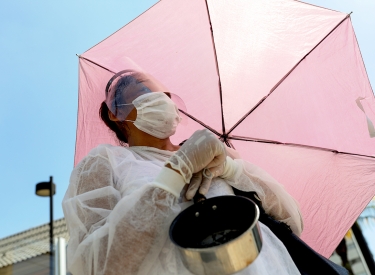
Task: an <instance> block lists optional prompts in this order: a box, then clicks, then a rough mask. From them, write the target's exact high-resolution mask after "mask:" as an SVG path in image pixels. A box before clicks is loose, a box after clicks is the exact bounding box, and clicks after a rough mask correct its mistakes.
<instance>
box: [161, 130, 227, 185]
mask: <svg viewBox="0 0 375 275" xmlns="http://www.w3.org/2000/svg"><path fill="white" fill-rule="evenodd" d="M226 155H227V154H226V150H225V146H224V144H223V143H222V142H221V141H220V140H218V139H217V137H216V136H215V135H214V134H213V133H212V132H210V131H208V130H206V129H204V130H198V131H196V132H195V133H194V134H193V135H192V136H191V137H190V138H189V139H188V140H187V141H186V142H185V143H184V144H183V145H182V146H181V147H180V149H179V150H178V151H176V153H175V154H174V155H173V156H171V157H170V158H169V160H167V162H166V166H167V167H168V166H170V168H172V169H173V170H176V171H177V172H179V173H180V174H181V175H182V177H183V178H184V180H185V182H186V183H189V182H190V179H191V178H192V175H193V174H194V173H197V172H199V171H201V170H202V169H204V168H214V167H219V166H220V165H222V164H223V163H224V161H225V158H226Z"/></svg>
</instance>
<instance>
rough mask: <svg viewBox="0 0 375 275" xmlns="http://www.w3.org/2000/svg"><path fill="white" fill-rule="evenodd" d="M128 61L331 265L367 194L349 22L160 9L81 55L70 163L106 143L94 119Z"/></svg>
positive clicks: (362, 100)
mask: <svg viewBox="0 0 375 275" xmlns="http://www.w3.org/2000/svg"><path fill="white" fill-rule="evenodd" d="M131 60H133V61H135V62H136V63H137V64H138V65H139V66H140V67H142V68H143V69H144V70H145V71H147V72H149V73H150V74H152V75H153V76H155V77H156V78H157V79H159V80H160V81H161V82H162V83H164V84H165V85H166V86H167V87H168V88H169V90H170V91H171V92H173V93H175V94H177V95H179V96H180V97H181V98H182V99H183V100H184V101H185V104H186V106H187V110H188V114H189V116H191V118H192V119H190V121H189V123H188V125H187V126H186V127H181V128H180V129H179V130H178V132H177V133H176V135H175V136H174V137H173V140H174V141H175V142H176V143H178V142H180V141H182V140H184V139H186V138H188V137H189V136H190V135H191V134H192V133H193V132H194V131H195V130H197V129H200V128H202V127H206V128H208V129H210V130H212V131H213V132H214V133H216V134H217V135H218V136H220V137H221V138H222V140H224V141H225V142H227V143H230V144H232V145H233V146H234V147H235V148H236V149H237V150H238V151H239V152H240V153H241V154H242V157H243V158H244V159H246V160H248V161H250V162H252V163H254V164H256V165H258V166H260V167H262V168H263V169H265V170H266V171H268V172H269V173H270V174H271V175H272V176H273V177H275V178H276V179H277V180H278V181H279V182H281V183H282V184H283V185H284V186H285V187H286V189H287V190H288V191H289V192H290V193H291V194H292V195H293V196H294V197H295V198H296V199H297V201H299V203H300V205H301V208H302V214H303V216H304V221H305V229H304V232H303V235H302V238H303V239H304V240H305V241H306V242H307V243H308V244H309V245H311V246H312V247H313V248H314V249H316V250H317V251H318V252H320V253H321V254H323V255H325V256H330V254H331V253H332V251H333V250H334V249H335V247H336V246H337V244H338V243H339V241H340V240H341V239H342V237H343V236H344V234H345V233H346V232H347V230H348V229H349V228H350V226H351V225H352V224H353V222H354V221H355V220H356V218H357V217H358V215H359V214H360V213H361V211H362V210H363V209H364V207H365V206H366V204H367V203H368V202H369V201H370V199H371V198H372V197H373V196H374V194H375V139H374V138H373V137H374V136H375V129H374V125H373V123H372V121H375V99H374V94H373V92H372V89H371V86H370V83H369V80H368V78H367V75H366V71H365V67H364V64H363V61H362V58H361V54H360V51H359V48H358V44H357V40H356V38H355V34H354V31H353V28H352V25H351V21H350V17H349V15H347V14H344V13H341V12H337V11H333V10H328V9H324V8H320V7H316V6H313V5H309V4H306V3H302V2H299V1H291V0H272V1H256V0H231V1H225V0H207V1H204V0H163V1H160V2H158V3H157V4H155V5H154V6H153V7H152V8H150V9H149V10H147V11H146V12H145V13H143V14H142V15H141V16H139V17H138V18H136V19H135V20H133V21H132V22H130V23H129V24H127V25H126V26H124V27H123V28H121V29H120V30H118V31H117V32H115V33H114V34H113V35H111V36H109V37H108V38H106V39H105V40H103V41H102V42H100V43H99V44H97V45H96V46H94V47H93V48H91V49H89V50H88V51H86V52H85V53H83V54H82V55H80V56H79V79H80V80H79V111H78V128H77V143H76V154H75V163H78V162H79V161H80V160H81V159H82V158H83V157H84V156H85V155H86V154H87V153H88V151H89V150H90V149H91V148H93V147H95V146H97V145H98V144H100V143H114V144H115V143H116V141H115V139H114V136H112V135H111V134H110V133H109V131H108V130H107V128H106V126H105V125H104V124H103V123H102V122H101V121H100V120H99V116H98V109H99V105H100V103H101V102H102V101H103V100H104V89H105V85H106V84H107V81H108V80H109V78H110V77H111V76H112V75H113V74H114V73H115V72H118V71H120V70H123V69H131V68H134V66H136V65H135V64H133V63H132V61H131Z"/></svg>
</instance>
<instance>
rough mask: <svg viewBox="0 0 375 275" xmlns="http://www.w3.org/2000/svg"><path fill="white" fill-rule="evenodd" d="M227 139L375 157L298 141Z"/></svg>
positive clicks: (238, 137) (231, 137)
mask: <svg viewBox="0 0 375 275" xmlns="http://www.w3.org/2000/svg"><path fill="white" fill-rule="evenodd" d="M228 139H232V140H241V141H250V142H259V143H270V144H276V145H286V146H295V147H302V148H306V149H313V150H319V151H327V152H332V153H336V154H343V155H351V156H359V157H366V158H373V159H375V156H368V155H362V154H355V153H349V152H342V151H337V150H335V149H329V148H324V147H318V146H311V145H304V144H298V143H289V142H280V141H275V140H267V139H257V138H248V137H241V136H229V137H228Z"/></svg>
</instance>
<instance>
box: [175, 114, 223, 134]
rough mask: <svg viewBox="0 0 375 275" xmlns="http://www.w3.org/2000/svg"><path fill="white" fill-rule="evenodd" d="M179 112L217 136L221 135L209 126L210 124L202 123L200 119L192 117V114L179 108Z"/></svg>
mask: <svg viewBox="0 0 375 275" xmlns="http://www.w3.org/2000/svg"><path fill="white" fill-rule="evenodd" d="M178 110H179V111H180V112H181V113H183V114H184V115H186V116H187V117H189V118H191V119H192V120H194V121H195V122H198V123H199V124H200V125H202V126H203V127H205V128H207V129H208V130H210V131H211V132H213V133H214V134H215V135H217V136H221V134H220V133H219V132H217V131H216V130H215V129H213V128H211V127H210V126H208V125H207V124H205V123H203V122H202V121H200V120H199V119H197V118H195V117H193V116H192V115H190V114H188V113H187V112H185V111H183V110H181V109H178Z"/></svg>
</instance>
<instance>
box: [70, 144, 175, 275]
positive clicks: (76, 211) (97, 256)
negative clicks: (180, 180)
mask: <svg viewBox="0 0 375 275" xmlns="http://www.w3.org/2000/svg"><path fill="white" fill-rule="evenodd" d="M114 171H115V169H113V168H112V167H111V164H110V160H109V158H108V157H106V154H105V149H103V148H102V149H101V150H97V152H95V150H94V152H93V151H92V152H91V153H90V154H89V156H87V157H86V158H85V159H84V160H83V161H81V162H80V163H79V164H78V165H77V167H76V168H75V169H74V170H73V173H72V175H71V180H70V185H69V188H68V191H67V193H66V195H65V198H64V201H63V209H64V214H65V217H66V220H67V225H68V230H69V233H70V240H69V246H68V267H69V271H70V272H72V273H73V274H96V275H97V274H120V273H121V274H148V272H149V269H150V268H151V266H150V265H151V264H152V263H154V262H155V259H156V258H157V256H158V255H159V254H160V250H161V249H162V247H163V245H164V243H165V241H166V238H167V237H168V226H169V224H170V223H171V219H173V217H174V216H175V215H174V213H171V212H176V214H177V212H178V210H177V209H176V200H177V198H176V196H175V195H173V194H172V193H170V192H167V191H165V190H163V189H161V188H158V187H156V186H154V185H152V184H144V185H143V186H141V187H139V188H138V189H137V190H135V191H133V192H131V193H130V194H129V195H125V196H123V197H122V196H121V194H120V192H119V191H118V189H117V188H116V181H117V179H116V175H115V172H114Z"/></svg>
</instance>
